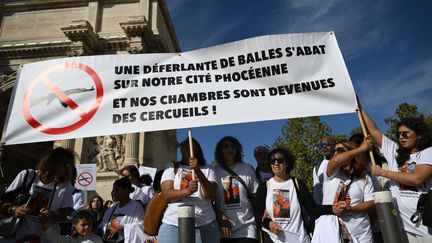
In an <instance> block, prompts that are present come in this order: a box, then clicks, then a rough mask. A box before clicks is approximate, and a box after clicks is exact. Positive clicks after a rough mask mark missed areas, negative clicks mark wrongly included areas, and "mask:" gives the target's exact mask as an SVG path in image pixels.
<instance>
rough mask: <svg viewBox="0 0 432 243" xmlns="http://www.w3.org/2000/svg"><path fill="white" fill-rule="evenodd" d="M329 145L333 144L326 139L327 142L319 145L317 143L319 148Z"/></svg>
mask: <svg viewBox="0 0 432 243" xmlns="http://www.w3.org/2000/svg"><path fill="white" fill-rule="evenodd" d="M331 145H333V144H332V143H331V142H329V141H327V142H325V143H321V144H320V145H319V147H320V148H324V147H328V146H331Z"/></svg>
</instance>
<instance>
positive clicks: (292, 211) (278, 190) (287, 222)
mask: <svg viewBox="0 0 432 243" xmlns="http://www.w3.org/2000/svg"><path fill="white" fill-rule="evenodd" d="M266 211H267V213H268V214H269V215H270V218H271V219H272V220H273V221H275V222H276V223H278V224H279V226H280V227H281V229H282V230H283V231H288V232H290V233H291V234H295V235H296V236H297V238H298V240H299V241H300V242H310V239H309V236H308V235H307V232H306V230H305V228H304V227H303V219H302V217H301V208H300V204H299V201H298V197H297V192H296V190H295V188H294V182H293V180H292V179H289V180H287V181H284V182H277V181H275V180H274V179H273V178H272V179H270V180H269V181H268V183H267V196H266ZM284 236H285V234H284V232H281V233H279V234H278V235H274V234H273V235H270V237H271V238H272V240H273V242H275V243H279V242H286V239H285V238H284Z"/></svg>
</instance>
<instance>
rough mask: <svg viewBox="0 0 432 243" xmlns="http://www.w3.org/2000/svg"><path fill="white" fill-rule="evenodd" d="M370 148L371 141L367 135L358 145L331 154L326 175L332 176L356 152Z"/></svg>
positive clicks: (359, 152)
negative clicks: (333, 154)
mask: <svg viewBox="0 0 432 243" xmlns="http://www.w3.org/2000/svg"><path fill="white" fill-rule="evenodd" d="M371 149H372V141H371V139H370V138H369V137H366V138H365V139H364V140H363V143H362V144H361V145H360V147H358V148H355V149H353V150H349V151H346V152H344V153H341V154H338V155H337V156H333V158H331V160H330V161H329V163H328V165H327V176H332V175H334V174H335V173H336V172H338V171H339V168H340V167H342V166H344V165H346V164H347V163H349V162H350V161H351V160H352V159H353V158H354V157H355V156H356V155H357V154H361V153H364V152H367V151H369V150H371Z"/></svg>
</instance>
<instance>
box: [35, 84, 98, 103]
mask: <svg viewBox="0 0 432 243" xmlns="http://www.w3.org/2000/svg"><path fill="white" fill-rule="evenodd" d="M93 90H95V88H94V87H93V86H92V87H91V88H90V89H85V88H77V89H69V90H65V91H63V93H64V94H66V95H72V94H78V93H84V92H89V91H93ZM54 99H57V100H58V101H59V102H60V104H61V105H62V106H63V107H65V108H66V107H67V106H68V105H67V104H66V103H64V102H63V101H62V100H60V99H59V97H58V96H57V95H56V94H49V95H46V96H42V97H38V98H34V99H32V100H31V101H30V106H32V107H33V106H35V105H38V104H40V103H43V102H45V101H46V105H47V106H48V105H50V104H51V102H52V101H53V100H54Z"/></svg>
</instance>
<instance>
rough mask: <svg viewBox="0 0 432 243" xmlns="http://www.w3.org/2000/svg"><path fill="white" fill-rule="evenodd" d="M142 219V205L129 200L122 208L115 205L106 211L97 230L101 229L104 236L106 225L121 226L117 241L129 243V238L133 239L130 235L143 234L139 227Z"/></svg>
mask: <svg viewBox="0 0 432 243" xmlns="http://www.w3.org/2000/svg"><path fill="white" fill-rule="evenodd" d="M143 218H144V209H143V207H142V205H141V204H140V203H139V202H137V201H135V200H130V201H129V202H128V203H127V204H126V205H124V206H123V207H120V206H119V205H118V204H117V205H114V206H112V207H110V208H109V209H108V210H106V211H105V213H104V217H103V220H102V222H101V223H100V224H99V228H101V229H103V232H104V235H105V234H106V230H107V227H108V224H120V225H123V226H124V228H123V231H122V232H120V234H119V235H118V238H117V241H120V240H123V239H124V241H125V242H131V241H129V238H135V237H134V236H133V235H131V234H144V231H143V228H142V227H141V225H142V220H143ZM125 232H129V233H125Z"/></svg>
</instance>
